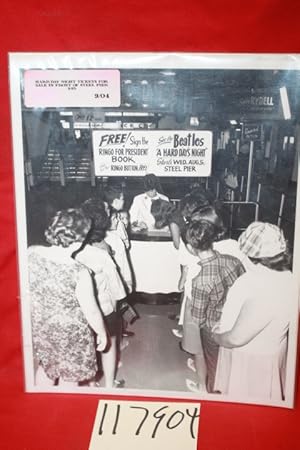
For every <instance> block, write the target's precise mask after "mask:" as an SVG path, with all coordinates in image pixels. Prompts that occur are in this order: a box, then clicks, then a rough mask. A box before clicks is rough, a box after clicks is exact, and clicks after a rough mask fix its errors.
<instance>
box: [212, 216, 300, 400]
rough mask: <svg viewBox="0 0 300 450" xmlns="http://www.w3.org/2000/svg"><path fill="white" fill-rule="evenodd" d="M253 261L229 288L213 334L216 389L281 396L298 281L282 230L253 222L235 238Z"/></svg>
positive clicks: (249, 395)
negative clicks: (290, 266) (290, 268)
mask: <svg viewBox="0 0 300 450" xmlns="http://www.w3.org/2000/svg"><path fill="white" fill-rule="evenodd" d="M239 245H240V249H241V251H242V252H244V253H245V254H246V255H247V256H248V257H249V259H250V260H251V261H252V262H253V263H254V264H253V266H252V269H251V270H248V271H247V272H246V273H244V274H243V275H242V276H241V277H240V278H238V279H237V280H236V282H235V283H234V285H233V286H232V287H231V289H230V290H229V292H228V296H227V300H226V303H225V305H224V308H223V312H222V316H221V320H220V324H219V326H218V328H217V329H215V330H214V331H215V332H214V333H213V336H214V339H215V341H216V342H217V343H218V344H219V345H220V346H221V347H220V351H219V357H218V365H217V373H216V378H215V389H216V390H218V391H220V392H221V393H222V394H229V395H231V396H235V397H237V398H239V397H240V398H253V399H257V400H261V399H264V400H267V399H269V400H275V401H279V400H284V384H285V373H284V372H285V364H286V357H287V344H288V333H289V330H290V332H291V327H293V326H295V324H296V320H297V315H298V314H297V311H298V306H297V299H298V292H297V285H296V281H295V279H294V277H293V275H292V273H291V272H290V270H289V255H288V250H287V245H286V241H285V239H284V236H283V233H282V231H281V230H280V229H279V228H278V227H277V226H276V225H272V224H270V223H263V222H254V223H252V224H251V225H250V226H249V227H248V228H247V229H246V231H244V232H243V233H242V234H241V236H240V238H239Z"/></svg>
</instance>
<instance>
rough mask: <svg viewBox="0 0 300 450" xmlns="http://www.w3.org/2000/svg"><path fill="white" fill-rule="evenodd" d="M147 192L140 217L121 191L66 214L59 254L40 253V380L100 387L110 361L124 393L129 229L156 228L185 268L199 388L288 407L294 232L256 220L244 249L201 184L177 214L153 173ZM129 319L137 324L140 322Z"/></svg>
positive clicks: (185, 315) (33, 288) (36, 268)
mask: <svg viewBox="0 0 300 450" xmlns="http://www.w3.org/2000/svg"><path fill="white" fill-rule="evenodd" d="M144 184H145V189H144V192H143V193H142V194H139V195H137V196H136V197H135V198H134V199H133V202H132V205H131V207H130V209H129V211H128V212H127V211H125V210H124V209H123V207H124V195H123V193H122V191H121V190H120V189H113V188H111V189H107V191H106V193H105V201H104V202H103V201H100V200H99V199H95V198H94V199H89V200H87V201H85V202H84V203H83V204H82V205H81V207H80V208H79V209H68V210H64V211H59V212H57V213H56V215H55V216H54V217H53V219H52V221H51V223H50V224H49V227H48V228H47V230H46V232H45V236H46V240H47V243H48V245H47V246H46V245H44V246H31V247H29V283H30V292H31V317H32V335H33V349H34V358H35V365H36V383H37V384H39V383H45V382H47V383H51V384H59V385H61V384H65V383H68V384H70V383H72V384H74V383H75V384H76V385H77V384H82V383H84V384H86V383H94V382H95V380H96V378H97V374H98V373H99V354H100V355H101V367H102V371H103V373H104V379H105V386H106V387H113V386H120V385H122V383H121V382H120V380H117V379H116V372H117V367H118V361H119V354H120V353H119V351H118V350H119V349H120V345H122V329H123V330H124V327H125V326H126V323H125V324H124V322H126V320H124V316H123V324H122V321H121V320H120V315H121V312H122V310H123V311H124V309H125V310H126V307H125V308H124V305H126V302H124V300H126V296H127V295H128V294H129V293H130V292H131V291H132V288H133V277H132V271H131V267H130V262H129V259H128V249H129V247H130V240H129V237H128V233H127V231H128V228H131V229H132V230H139V231H141V230H147V229H151V228H156V229H169V230H170V233H171V236H172V240H173V244H174V246H175V248H176V249H177V254H178V258H179V261H180V265H181V277H180V279H179V280H178V289H179V291H181V292H182V296H181V298H182V302H181V311H180V316H179V326H180V330H179V329H178V333H177V335H178V336H179V335H180V333H182V342H181V346H182V349H183V350H185V351H186V352H187V353H188V355H189V357H188V358H187V365H188V367H189V368H190V369H191V371H193V374H194V375H193V379H187V380H186V385H187V389H189V390H192V391H195V392H201V391H203V392H209V393H215V394H218V393H221V394H225V395H226V394H228V395H231V396H233V397H239V398H249V397H251V398H254V399H255V398H256V399H274V400H282V399H284V387H285V367H286V357H287V347H288V338H289V333H290V328H291V325H292V324H293V323H295V320H296V316H297V286H296V282H295V280H294V278H293V275H292V273H291V271H290V255H289V249H288V246H287V243H286V241H285V239H284V236H283V233H282V231H281V230H280V229H279V228H278V227H277V226H275V225H273V224H270V223H263V222H254V223H252V224H250V225H249V227H248V228H247V229H246V230H245V231H244V232H243V233H242V234H241V235H240V237H239V239H238V241H235V240H233V239H225V238H224V236H225V227H224V224H223V220H222V215H221V213H220V211H219V208H218V205H216V203H215V201H214V199H213V198H212V197H211V196H210V195H208V194H207V193H206V192H205V191H204V190H203V189H202V188H201V187H197V188H194V189H192V190H191V191H190V192H189V193H188V194H186V195H185V196H184V197H183V198H182V199H181V200H180V202H179V203H178V204H176V205H174V204H173V203H172V202H170V201H169V199H168V197H166V196H164V195H163V194H162V192H161V189H160V186H159V182H158V180H157V178H156V177H155V176H154V175H153V174H149V175H146V176H145V183H144ZM129 236H130V234H129ZM127 306H128V304H127ZM129 310H130V311H131V315H129V318H128V317H127V322H130V321H131V320H134V319H135V318H136V315H135V313H134V310H132V309H130V308H129ZM188 355H187V356H188Z"/></svg>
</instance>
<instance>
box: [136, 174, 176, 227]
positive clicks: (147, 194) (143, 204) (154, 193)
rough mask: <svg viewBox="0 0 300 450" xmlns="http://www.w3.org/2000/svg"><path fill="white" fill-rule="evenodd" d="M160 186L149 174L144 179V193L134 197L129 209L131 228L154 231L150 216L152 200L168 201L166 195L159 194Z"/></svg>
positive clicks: (152, 218) (156, 179) (152, 219)
mask: <svg viewBox="0 0 300 450" xmlns="http://www.w3.org/2000/svg"><path fill="white" fill-rule="evenodd" d="M161 190H162V189H161V186H160V182H159V180H158V178H157V177H156V176H155V175H154V174H153V173H149V174H147V175H145V177H144V193H143V194H139V195H136V196H135V197H134V199H133V202H132V205H131V207H130V210H129V213H130V220H131V225H132V228H133V229H134V228H136V229H140V230H143V229H148V230H151V229H154V228H155V227H154V224H155V219H154V217H153V215H152V214H151V205H152V201H153V200H158V199H161V200H166V201H169V199H168V197H167V196H166V195H163V194H161V193H160V192H161Z"/></svg>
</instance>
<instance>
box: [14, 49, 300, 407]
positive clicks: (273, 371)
mask: <svg viewBox="0 0 300 450" xmlns="http://www.w3.org/2000/svg"><path fill="white" fill-rule="evenodd" d="M9 71H10V94H11V113H12V134H13V147H14V177H15V203H16V217H17V236H18V264H19V279H20V312H21V316H22V336H23V355H24V377H25V388H26V391H28V392H47V393H78V394H80V393H81V394H87V393H90V394H100V393H102V394H103V393H104V394H106V393H108V394H115V395H128V394H130V395H137V396H143V397H145V396H151V397H173V398H195V399H203V400H212V401H228V402H238V403H253V404H261V405H270V406H281V407H287V408H293V404H294V388H295V373H296V361H297V333H298V330H297V328H298V314H299V307H298V296H299V277H300V265H299V255H300V229H299V226H300V225H299V207H300V206H299V201H300V200H299V193H298V190H299V187H298V165H299V163H298V154H299V148H300V56H299V55H295V54H294V55H292V54H291V55H288V54H286V55H282V54H278V55H276V54H272V55H271V54H197V53H194V54H193V53H11V54H10V56H9Z"/></svg>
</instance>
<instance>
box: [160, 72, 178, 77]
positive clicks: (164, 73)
mask: <svg viewBox="0 0 300 450" xmlns="http://www.w3.org/2000/svg"><path fill="white" fill-rule="evenodd" d="M160 73H161V74H162V75H164V76H165V77H174V76H175V75H176V73H175V72H173V71H172V70H163V71H161V72H160Z"/></svg>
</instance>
